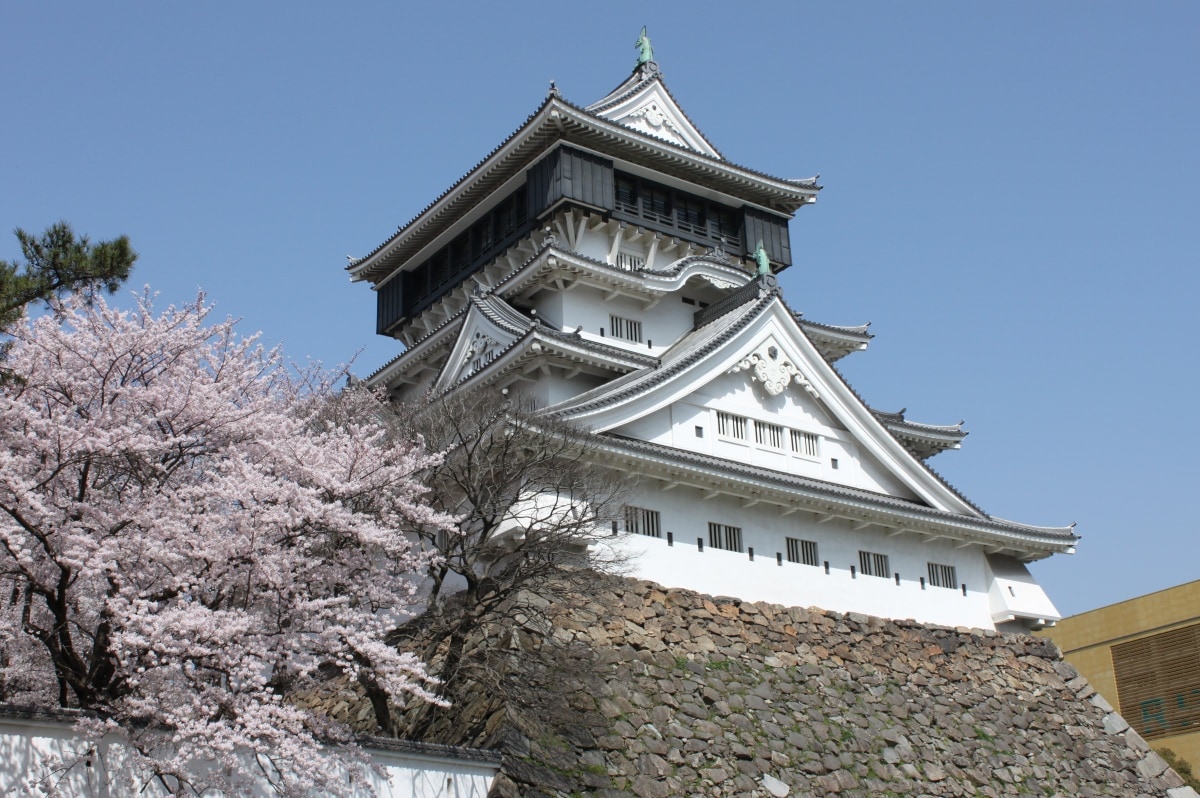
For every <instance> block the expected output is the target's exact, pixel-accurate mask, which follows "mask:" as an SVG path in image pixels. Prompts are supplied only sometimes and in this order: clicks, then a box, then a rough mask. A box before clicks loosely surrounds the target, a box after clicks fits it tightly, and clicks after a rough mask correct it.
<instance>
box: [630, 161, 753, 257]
mask: <svg viewBox="0 0 1200 798" xmlns="http://www.w3.org/2000/svg"><path fill="white" fill-rule="evenodd" d="M615 188H616V197H615V206H616V210H617V212H619V213H624V214H628V215H629V216H633V217H636V218H638V219H643V220H645V221H648V222H653V223H657V224H658V225H663V226H666V227H673V228H675V229H676V230H680V231H682V232H684V233H690V234H691V235H692V236H693V237H700V238H703V239H707V240H709V241H713V242H716V243H723V244H724V245H725V246H726V247H728V248H730V249H734V248H738V247H740V246H741V245H742V219H741V214H740V213H739V212H738V211H737V210H735V209H733V208H726V207H724V206H722V205H717V204H715V203H712V202H709V201H707V200H705V199H703V198H702V197H697V196H696V195H694V194H688V193H686V192H683V191H677V190H675V189H672V188H668V187H667V186H664V185H661V184H659V183H655V182H653V181H650V180H643V179H641V178H637V177H633V176H632V175H624V174H619V173H618V174H617V176H616V186H615Z"/></svg>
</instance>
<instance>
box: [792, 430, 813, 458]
mask: <svg viewBox="0 0 1200 798" xmlns="http://www.w3.org/2000/svg"><path fill="white" fill-rule="evenodd" d="M792 451H793V452H794V453H795V454H798V455H800V456H801V457H809V458H812V459H814V460H815V459H816V458H817V436H816V435H814V434H813V433H811V432H804V431H802V430H798V429H794V430H792Z"/></svg>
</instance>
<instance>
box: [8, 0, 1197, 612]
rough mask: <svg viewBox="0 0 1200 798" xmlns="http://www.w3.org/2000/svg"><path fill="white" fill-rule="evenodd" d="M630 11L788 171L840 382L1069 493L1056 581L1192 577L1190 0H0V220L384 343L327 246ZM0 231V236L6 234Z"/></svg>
mask: <svg viewBox="0 0 1200 798" xmlns="http://www.w3.org/2000/svg"><path fill="white" fill-rule="evenodd" d="M642 25H647V26H648V27H649V31H650V35H651V38H652V40H653V42H654V47H655V55H656V60H657V61H658V62H659V64H660V65H661V67H662V69H663V73H664V76H665V79H666V82H667V84H668V85H669V86H670V88H671V90H672V92H673V93H674V94H675V96H676V98H677V99H678V100H679V101H680V103H681V104H682V105H683V107H684V108H685V109H686V110H687V111H688V113H689V115H690V116H691V117H692V119H693V120H694V121H695V122H696V123H697V124H698V125H699V126H700V128H701V129H702V130H703V131H704V133H705V134H706V135H707V136H708V137H709V138H710V139H711V140H712V141H713V142H714V143H715V144H716V145H717V146H718V147H720V148H721V149H722V151H723V152H724V153H725V155H726V156H727V157H728V158H729V159H730V160H732V161H734V162H735V163H738V164H741V165H745V166H749V167H752V168H755V169H758V170H761V171H765V172H768V173H771V174H776V175H779V176H782V177H807V176H810V175H813V174H815V173H820V175H821V183H822V184H823V185H824V186H825V190H824V191H823V192H822V194H821V197H820V199H819V201H818V202H817V204H816V205H814V206H811V207H807V208H804V209H802V210H801V212H800V213H799V214H798V215H797V218H796V219H795V220H794V221H793V223H792V246H793V253H794V254H795V256H796V257H795V260H796V265H795V266H793V267H792V268H791V269H790V270H789V271H787V272H785V274H784V275H783V277H782V284H783V287H784V292H785V297H786V298H787V300H788V302H789V303H790V304H791V305H792V306H793V307H794V308H795V309H797V310H800V311H802V312H804V313H805V315H806V316H807V317H809V318H811V319H813V320H816V321H822V322H827V323H833V324H858V323H862V322H865V321H871V322H872V330H873V331H874V332H875V334H876V336H877V337H876V339H875V341H874V342H873V343H872V345H871V347H870V349H869V350H868V351H867V352H864V353H859V354H856V355H854V356H852V357H851V358H849V359H848V360H846V361H843V370H844V372H845V374H846V376H847V377H848V379H849V380H850V382H851V384H853V385H854V386H855V388H856V389H857V390H858V391H859V392H860V393H861V394H862V395H863V396H864V397H865V398H866V399H867V400H868V401H869V402H870V403H871V404H872V405H874V406H875V407H878V408H880V409H884V410H898V409H900V408H901V407H907V408H908V416H909V418H910V419H913V420H916V421H925V422H930V423H952V422H955V421H958V420H959V419H960V418H965V419H966V422H967V424H966V427H967V429H969V430H970V431H971V434H970V436H969V437H968V438H967V439H966V441H965V443H964V447H963V450H962V451H960V452H948V453H945V454H942V455H939V456H938V457H937V458H935V459H934V460H933V461H931V463H932V465H933V466H934V467H935V468H936V469H938V470H939V471H940V472H941V473H942V474H943V475H944V476H945V477H946V478H947V479H949V481H950V482H951V483H952V484H954V485H955V486H956V487H958V488H959V489H960V490H962V491H963V492H964V493H965V494H966V495H967V496H969V497H970V498H972V499H973V500H975V501H976V502H977V503H978V504H980V505H982V506H983V507H984V509H985V510H987V511H988V512H990V513H992V514H994V515H998V516H1001V517H1005V518H1010V519H1013V520H1018V521H1023V522H1027V523H1038V524H1065V523H1070V522H1071V521H1076V522H1078V525H1079V526H1078V531H1079V532H1080V533H1081V534H1082V535H1083V540H1082V542H1081V544H1080V547H1079V553H1078V554H1076V555H1075V556H1073V557H1056V558H1053V559H1052V560H1051V561H1049V562H1046V563H1041V564H1038V565H1036V566H1035V574H1036V575H1037V576H1038V577H1039V578H1040V579H1041V580H1042V582H1043V584H1044V585H1045V587H1046V589H1047V590H1048V592H1049V593H1050V595H1051V597H1052V598H1053V599H1054V600H1055V601H1056V603H1057V604H1058V606H1059V608H1060V610H1062V611H1063V612H1064V613H1066V614H1071V613H1076V612H1080V611H1083V610H1086V609H1090V608H1093V607H1097V606H1101V605H1104V604H1109V603H1112V602H1114V601H1119V600H1122V599H1125V598H1129V597H1131V596H1134V595H1138V594H1141V593H1145V592H1149V591H1153V590H1158V589H1161V588H1165V587H1168V586H1171V585H1174V584H1178V583H1181V582H1185V581H1189V580H1192V579H1195V578H1197V577H1200V572H1198V570H1200V569H1198V568H1197V562H1198V560H1200V557H1198V554H1200V545H1198V544H1197V543H1196V541H1195V537H1196V528H1197V524H1196V514H1197V513H1196V504H1195V503H1193V501H1192V499H1193V497H1194V496H1195V495H1196V493H1197V487H1196V480H1197V477H1198V476H1200V469H1198V467H1197V460H1198V457H1197V452H1198V451H1200V433H1198V432H1197V425H1196V424H1195V423H1193V420H1192V416H1193V404H1194V402H1195V396H1196V394H1197V387H1198V386H1197V355H1196V345H1197V343H1198V342H1197V333H1196V326H1195V324H1194V323H1193V315H1194V313H1193V307H1194V305H1195V304H1196V302H1197V299H1198V298H1200V276H1198V273H1200V263H1198V257H1197V253H1198V252H1200V146H1198V145H1197V142H1198V141H1200V80H1198V77H1200V45H1198V42H1200V5H1196V4H1192V3H1183V2H1164V3H1153V4H1151V3H1112V2H1056V3H1033V2H1018V3H1007V4H994V5H990V6H989V5H985V4H981V3H949V2H937V3H925V4H899V3H854V4H851V3H838V4H834V3H808V2H780V3H760V2H752V1H747V2H740V3H737V4H729V3H715V2H689V3H656V4H649V3H630V2H622V1H620V0H617V1H616V2H609V3H606V4H604V6H603V13H597V6H596V5H595V4H584V3H579V4H564V3H534V2H519V1H518V2H510V3H504V4H498V3H497V4H487V5H486V6H483V5H480V6H476V5H475V4H464V3H454V2H446V3H443V4H442V5H441V6H439V7H437V8H434V7H432V4H420V6H417V5H416V4H412V5H411V6H410V4H401V3H395V2H363V3H355V4H333V3H321V4H316V3H304V2H297V3H283V2H274V3H257V4H256V3H246V4H233V3H226V4H222V3H193V4H181V3H150V2H140V3H127V2H116V3H105V4H98V3H88V4H83V3H81V4H74V5H69V4H64V3H57V2H45V3H17V2H10V3H5V4H4V5H3V6H0V99H2V100H3V104H4V110H5V113H4V122H3V125H2V126H0V153H2V155H0V227H2V228H5V229H11V228H13V227H17V226H21V227H24V228H26V229H29V230H37V231H40V230H41V229H43V228H44V227H45V226H47V225H48V224H50V223H51V222H53V221H56V220H58V219H66V220H68V221H70V222H71V223H72V224H73V225H74V226H75V228H76V230H77V231H79V232H83V233H87V234H89V235H91V236H92V237H93V238H107V237H112V236H114V235H118V234H122V233H124V234H127V235H129V236H130V238H131V239H132V241H133V244H134V247H135V248H136V249H137V250H138V252H139V253H140V254H141V259H140V260H139V263H138V266H137V268H136V271H135V275H134V279H133V280H132V282H131V287H137V286H141V285H143V284H149V285H150V286H151V287H152V288H153V289H155V290H157V291H159V292H160V294H161V300H160V301H161V304H163V305H166V304H169V303H173V302H184V301H187V300H189V299H191V298H193V297H194V296H195V292H196V290H197V289H198V288H200V287H202V288H203V289H204V290H205V291H206V292H207V293H208V295H209V297H210V299H212V300H213V301H215V302H216V304H217V306H218V310H219V311H220V312H221V313H222V314H227V315H232V316H236V317H241V318H243V322H242V324H243V331H244V332H246V333H251V332H254V331H257V330H262V331H263V332H264V335H265V337H266V339H267V340H269V341H272V342H276V341H282V342H283V343H284V346H285V348H286V351H287V353H288V355H289V356H290V357H292V358H294V359H301V360H302V359H305V358H314V359H318V360H322V361H324V362H326V363H328V364H336V363H339V362H342V361H344V360H347V359H348V358H350V357H351V356H353V355H354V354H355V353H356V352H360V354H359V355H358V360H357V361H356V364H355V367H354V370H355V371H357V372H358V373H360V374H365V373H368V372H370V371H372V370H373V369H374V368H375V367H376V366H377V365H379V364H380V363H382V362H384V361H385V360H386V359H388V358H389V357H391V356H392V355H394V354H395V353H396V352H397V351H398V349H397V348H396V346H395V345H394V344H391V343H389V342H388V341H387V340H386V339H383V338H378V337H376V336H375V335H374V314H375V304H374V295H373V294H372V293H371V291H370V290H369V289H368V288H367V287H366V286H364V285H352V284H350V283H349V282H348V280H347V277H346V274H345V271H344V268H343V267H344V266H345V256H346V255H361V254H364V253H366V252H368V251H370V250H371V249H373V248H374V247H375V246H376V245H377V244H379V243H380V242H381V241H383V240H384V239H385V238H387V237H388V236H389V235H390V233H391V232H392V231H394V230H395V229H396V227H397V226H398V225H401V224H404V223H405V222H407V221H408V220H409V219H411V218H412V217H413V216H414V215H415V214H416V213H417V212H419V211H420V210H421V209H422V208H423V207H424V206H425V205H426V204H427V203H428V202H429V201H431V200H432V199H433V198H434V197H436V196H437V195H438V194H440V193H441V192H442V191H443V190H444V189H446V188H447V187H448V186H449V185H450V184H451V183H453V182H454V181H455V180H457V179H458V178H459V177H460V176H461V175H462V174H463V173H464V172H466V171H467V170H468V169H469V168H470V167H471V166H473V165H474V164H475V163H476V162H477V161H478V160H479V159H480V158H482V157H483V156H484V155H485V154H486V153H487V152H488V151H490V150H491V149H492V148H493V147H494V146H495V145H496V144H498V143H499V142H500V141H501V140H502V139H503V138H504V137H505V136H507V135H508V134H509V133H510V132H512V131H513V130H514V129H515V128H516V127H517V126H519V125H520V124H521V122H522V121H523V120H524V119H525V117H526V116H527V115H528V114H529V113H530V112H532V111H533V110H534V109H535V108H536V107H537V105H538V104H539V103H540V102H541V100H542V99H543V97H544V96H545V93H546V90H547V88H548V86H549V83H550V81H551V80H554V81H556V82H557V84H558V86H559V88H560V90H561V91H562V93H563V95H564V96H565V97H566V98H567V99H570V100H572V101H574V102H576V103H578V104H586V103H589V102H591V101H593V100H595V99H597V98H599V97H601V96H603V95H604V94H605V93H607V91H608V90H609V89H611V88H612V87H613V86H615V85H616V84H618V83H619V82H620V81H621V80H622V79H624V77H625V76H626V75H627V74H628V72H629V70H630V68H631V67H632V66H633V63H634V60H635V58H636V52H635V50H634V48H633V42H634V39H635V38H636V37H637V33H638V30H639V29H640V28H641V26H642ZM16 255H17V250H16V244H15V239H13V238H11V237H9V236H7V235H3V236H0V257H4V258H13V257H16Z"/></svg>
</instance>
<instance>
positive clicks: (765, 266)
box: [754, 238, 771, 277]
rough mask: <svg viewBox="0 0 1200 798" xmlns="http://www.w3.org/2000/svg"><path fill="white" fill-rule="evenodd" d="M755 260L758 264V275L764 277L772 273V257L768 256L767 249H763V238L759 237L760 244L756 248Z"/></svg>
mask: <svg viewBox="0 0 1200 798" xmlns="http://www.w3.org/2000/svg"><path fill="white" fill-rule="evenodd" d="M754 262H755V263H757V264H758V276H759V277H763V276H765V275H768V274H770V273H771V259H770V258H769V257H767V251H766V250H765V249H763V242H762V239H761V238H760V239H758V246H757V247H755V248H754Z"/></svg>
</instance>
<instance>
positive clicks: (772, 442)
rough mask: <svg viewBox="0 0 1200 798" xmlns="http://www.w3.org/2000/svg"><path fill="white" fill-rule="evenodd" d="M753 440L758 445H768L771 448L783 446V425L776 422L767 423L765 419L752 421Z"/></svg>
mask: <svg viewBox="0 0 1200 798" xmlns="http://www.w3.org/2000/svg"><path fill="white" fill-rule="evenodd" d="M754 442H755V443H757V444H758V445H759V446H770V447H771V448H772V449H782V448H783V427H781V426H779V425H778V424H768V423H767V422H766V421H755V422H754Z"/></svg>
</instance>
